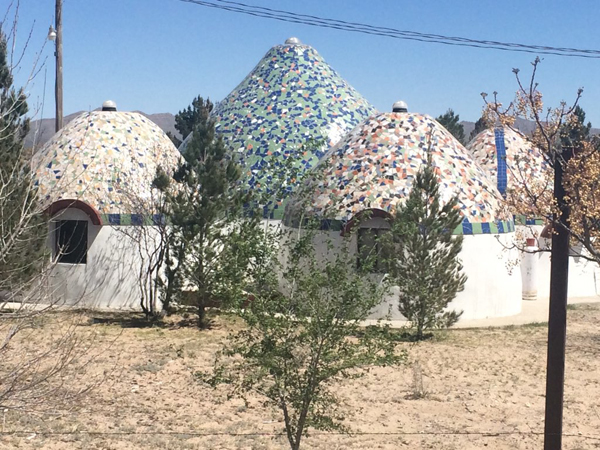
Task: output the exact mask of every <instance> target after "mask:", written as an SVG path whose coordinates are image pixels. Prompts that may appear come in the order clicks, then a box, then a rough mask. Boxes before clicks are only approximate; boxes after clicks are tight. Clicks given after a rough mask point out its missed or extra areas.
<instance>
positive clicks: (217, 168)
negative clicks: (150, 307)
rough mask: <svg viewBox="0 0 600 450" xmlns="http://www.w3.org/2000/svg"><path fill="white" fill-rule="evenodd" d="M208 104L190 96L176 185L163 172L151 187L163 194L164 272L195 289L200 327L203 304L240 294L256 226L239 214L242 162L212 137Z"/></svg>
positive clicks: (176, 283)
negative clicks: (190, 117) (166, 229)
mask: <svg viewBox="0 0 600 450" xmlns="http://www.w3.org/2000/svg"><path fill="white" fill-rule="evenodd" d="M211 108H212V104H211V103H210V101H208V100H207V101H204V99H203V98H202V97H198V98H196V99H195V100H194V109H193V111H194V117H195V119H194V120H197V122H196V124H195V126H194V127H193V130H192V138H191V140H190V142H189V145H188V146H187V148H186V152H185V154H184V155H183V156H184V158H185V161H184V162H183V163H182V164H181V165H180V167H179V168H178V170H177V171H176V172H175V174H174V176H173V179H174V180H175V183H174V185H173V186H171V185H170V182H169V178H168V177H165V176H157V178H156V179H155V186H156V187H157V188H159V189H160V190H162V191H163V192H166V193H167V201H166V203H165V211H164V214H165V215H166V219H167V220H168V224H169V226H170V228H171V232H170V238H169V247H170V248H169V252H168V254H169V255H170V256H169V258H170V260H169V261H167V275H168V277H171V278H173V280H171V281H172V286H179V288H183V287H184V286H185V285H186V284H187V285H188V287H190V286H189V285H191V287H193V288H194V289H195V291H196V292H195V297H196V305H197V307H198V326H199V327H200V328H205V327H206V326H207V322H206V319H205V308H206V307H207V306H209V305H210V304H212V303H213V302H214V301H217V300H218V301H219V302H227V301H228V300H230V299H233V298H236V297H239V296H240V295H241V289H242V285H243V281H244V280H245V278H246V274H247V269H248V267H249V265H250V263H251V259H252V258H251V256H250V255H249V252H250V250H249V248H250V246H251V245H253V244H254V243H255V242H256V240H255V238H256V236H257V231H258V229H259V227H258V223H259V222H258V219H256V218H253V217H250V216H248V215H247V216H244V214H243V212H244V211H243V209H244V204H247V203H248V201H249V194H247V193H246V192H244V190H243V189H242V187H241V184H240V183H239V178H240V173H241V171H240V167H239V166H238V164H237V163H235V162H234V161H233V160H232V159H231V158H229V157H228V155H227V151H226V148H225V145H224V144H223V142H222V140H221V139H220V138H216V136H215V126H214V122H213V121H212V120H210V119H209V112H210V109H211ZM171 294H172V293H171ZM171 294H169V295H171Z"/></svg>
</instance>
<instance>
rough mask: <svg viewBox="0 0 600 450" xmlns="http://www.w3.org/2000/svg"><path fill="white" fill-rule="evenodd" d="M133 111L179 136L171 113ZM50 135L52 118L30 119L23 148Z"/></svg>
mask: <svg viewBox="0 0 600 450" xmlns="http://www.w3.org/2000/svg"><path fill="white" fill-rule="evenodd" d="M134 112H137V113H140V114H141V115H143V116H145V117H147V118H148V119H150V120H151V121H152V122H154V123H155V124H156V125H158V126H159V127H160V128H161V129H162V130H163V131H164V132H165V133H166V132H168V131H170V132H171V133H173V134H174V135H175V136H177V137H178V138H179V137H180V135H179V132H178V131H177V130H175V116H174V115H173V114H171V113H157V114H146V113H145V112H142V111H134ZM82 113H83V111H79V112H76V113H73V114H69V115H68V116H65V118H64V119H63V121H64V124H65V125H66V124H67V123H69V122H70V121H71V120H73V119H74V118H75V117H77V116H79V115H80V114H82ZM52 136H54V119H42V120H32V121H31V126H30V130H29V134H28V135H27V137H26V138H25V148H32V147H33V146H34V145H35V147H36V148H40V147H41V146H43V145H44V144H45V143H46V142H48V141H49V140H50V138H51V137H52Z"/></svg>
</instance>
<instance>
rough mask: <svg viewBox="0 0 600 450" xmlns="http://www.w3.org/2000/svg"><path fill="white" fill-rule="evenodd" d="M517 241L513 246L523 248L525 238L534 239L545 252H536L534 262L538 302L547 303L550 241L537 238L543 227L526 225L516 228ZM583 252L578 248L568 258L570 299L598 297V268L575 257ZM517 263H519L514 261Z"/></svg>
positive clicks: (590, 262) (595, 264)
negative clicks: (535, 265)
mask: <svg viewBox="0 0 600 450" xmlns="http://www.w3.org/2000/svg"><path fill="white" fill-rule="evenodd" d="M516 228H517V235H516V237H515V239H516V240H517V241H516V242H515V244H516V245H517V246H518V247H520V248H523V247H524V242H525V238H527V237H534V238H536V239H537V245H538V247H539V248H540V249H545V250H547V251H542V252H538V253H536V254H535V257H534V261H535V264H537V267H536V274H537V279H536V282H537V289H538V296H537V300H538V301H548V299H549V298H550V265H551V257H550V249H551V240H550V239H545V238H541V237H539V236H540V235H541V233H542V230H543V228H544V227H543V226H540V225H528V226H517V227H516ZM582 251H583V250H582V249H581V248H578V249H577V251H576V252H574V253H573V255H572V256H571V257H570V258H569V290H568V295H569V297H570V298H575V297H594V296H599V295H600V267H599V266H598V264H597V263H595V262H593V261H588V260H586V259H585V258H582V257H581V256H577V255H578V254H579V253H580V252H582ZM516 262H517V263H519V262H520V261H518V260H517V261H516Z"/></svg>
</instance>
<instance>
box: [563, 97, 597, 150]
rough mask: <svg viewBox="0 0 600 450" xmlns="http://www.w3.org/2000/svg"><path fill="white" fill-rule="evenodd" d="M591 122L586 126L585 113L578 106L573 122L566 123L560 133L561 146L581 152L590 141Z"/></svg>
mask: <svg viewBox="0 0 600 450" xmlns="http://www.w3.org/2000/svg"><path fill="white" fill-rule="evenodd" d="M591 129H592V124H591V122H588V123H587V125H586V124H585V111H584V110H583V108H581V106H579V105H577V106H576V107H575V108H574V110H573V114H572V116H571V120H570V121H568V122H566V123H565V124H564V125H563V127H562V129H561V133H560V141H561V145H562V147H563V148H564V149H574V150H576V151H581V150H582V148H583V145H584V142H586V141H588V140H589V137H590V130H591Z"/></svg>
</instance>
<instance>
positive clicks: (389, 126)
mask: <svg viewBox="0 0 600 450" xmlns="http://www.w3.org/2000/svg"><path fill="white" fill-rule="evenodd" d="M428 152H430V153H431V155H432V162H433V165H434V167H435V169H436V172H437V174H438V175H439V178H440V182H441V193H442V197H443V200H444V201H448V200H449V199H450V198H451V197H452V196H453V195H458V199H459V207H460V209H461V211H462V214H463V216H464V223H463V225H462V228H463V232H462V233H461V234H479V233H485V232H486V231H485V230H484V229H483V226H481V225H480V224H487V225H486V226H485V229H486V230H488V229H489V231H487V232H488V233H492V232H494V233H495V232H501V233H502V232H510V231H511V229H514V224H513V221H512V217H510V216H509V215H508V214H507V213H506V211H505V210H504V207H503V201H502V197H501V195H500V193H499V192H498V191H497V189H496V187H495V186H494V184H493V183H492V182H491V181H490V179H489V178H488V177H487V175H486V174H485V172H484V171H483V170H482V169H481V168H480V167H479V166H478V165H477V164H475V163H474V162H473V159H472V157H471V156H470V154H469V153H468V152H467V150H466V149H465V148H464V147H463V146H462V145H461V144H460V143H459V142H458V141H457V140H456V139H455V138H454V137H453V136H452V135H451V134H450V133H449V132H448V131H446V129H444V128H443V127H442V126H440V125H439V124H438V123H437V122H436V121H435V120H433V119H432V118H431V117H429V116H426V115H421V114H412V113H382V114H378V115H375V116H373V117H371V118H369V119H368V120H366V121H364V122H363V123H362V124H360V125H359V126H358V127H356V128H355V129H354V130H353V131H351V132H350V133H349V134H348V135H347V136H346V138H344V139H343V140H342V141H341V142H340V143H339V144H338V145H337V146H336V147H334V148H333V149H331V150H330V152H329V153H328V154H327V155H325V156H324V157H323V159H322V160H321V162H320V163H319V165H318V166H317V168H316V169H315V177H314V179H313V180H312V181H310V182H309V183H308V184H307V186H305V187H304V188H303V189H302V192H306V193H308V199H309V201H308V202H307V204H308V206H307V207H306V208H307V210H308V212H309V213H312V214H316V215H318V216H320V217H326V218H331V219H334V220H341V221H348V220H350V219H351V218H352V217H354V216H355V215H356V214H357V213H359V212H360V211H362V210H365V209H380V210H383V211H388V212H390V213H393V211H394V209H395V207H396V206H397V205H398V204H399V203H401V202H403V201H404V200H405V198H406V197H407V196H408V194H409V192H410V189H411V187H412V184H413V180H414V177H415V175H416V174H417V172H418V171H419V168H420V167H421V165H422V164H423V163H425V162H426V161H427V153H428ZM298 198H306V197H303V194H302V193H300V194H299V195H298ZM294 203H295V204H296V206H294V205H290V208H289V209H288V211H289V214H290V215H293V214H295V212H296V209H297V208H298V206H297V205H299V202H298V201H295V202H294ZM465 227H466V228H467V229H466V230H465V229H464V228H465ZM475 228H477V229H475Z"/></svg>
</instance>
